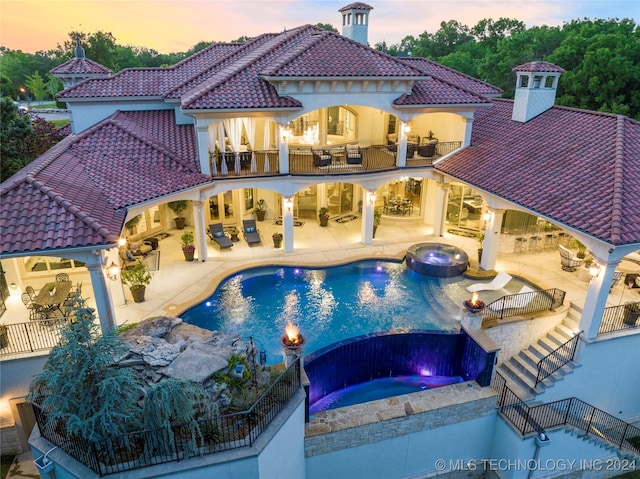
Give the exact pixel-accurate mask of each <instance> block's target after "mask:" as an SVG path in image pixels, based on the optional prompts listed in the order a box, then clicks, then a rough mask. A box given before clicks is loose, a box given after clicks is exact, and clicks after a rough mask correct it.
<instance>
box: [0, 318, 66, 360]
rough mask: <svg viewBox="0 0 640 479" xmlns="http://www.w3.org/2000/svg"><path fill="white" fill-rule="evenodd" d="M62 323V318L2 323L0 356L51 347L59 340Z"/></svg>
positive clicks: (44, 349) (43, 349)
mask: <svg viewBox="0 0 640 479" xmlns="http://www.w3.org/2000/svg"><path fill="white" fill-rule="evenodd" d="M63 324H64V320H63V319H61V318H56V319H33V320H31V321H29V322H24V323H14V324H5V325H3V326H2V329H3V330H4V331H2V332H0V357H2V356H5V355H9V354H21V353H33V352H37V351H46V350H49V349H51V348H53V347H54V346H56V345H57V344H58V343H59V342H60V330H61V329H62V326H63ZM5 328H6V329H5ZM5 334H6V335H5Z"/></svg>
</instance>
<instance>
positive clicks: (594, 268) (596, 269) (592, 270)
mask: <svg viewBox="0 0 640 479" xmlns="http://www.w3.org/2000/svg"><path fill="white" fill-rule="evenodd" d="M589 274H590V275H591V279H596V277H597V276H598V274H600V265H599V264H598V263H596V262H593V263H592V264H591V266H590V267H589Z"/></svg>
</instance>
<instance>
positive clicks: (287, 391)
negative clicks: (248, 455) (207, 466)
mask: <svg viewBox="0 0 640 479" xmlns="http://www.w3.org/2000/svg"><path fill="white" fill-rule="evenodd" d="M300 385H301V383H300V358H299V357H298V358H296V360H294V361H293V362H292V363H291V364H290V365H289V366H288V367H287V369H285V371H284V372H283V373H282V374H281V375H280V376H278V378H277V379H276V380H275V381H274V382H273V384H271V386H269V388H268V389H266V390H265V391H264V392H263V393H262V395H261V396H260V397H259V398H258V399H257V400H256V402H255V403H254V404H253V406H251V408H250V409H248V410H247V411H243V412H239V413H235V414H227V415H224V416H218V417H213V418H209V419H203V420H200V421H197V422H194V423H189V424H180V425H175V426H172V427H171V429H170V431H169V430H167V429H165V428H159V429H152V430H146V431H139V432H134V433H130V434H123V435H121V436H116V437H112V438H108V439H104V440H101V441H95V442H91V441H87V440H86V439H84V438H82V437H80V436H77V435H70V434H68V433H67V432H66V429H65V427H64V422H63V421H47V413H46V411H44V410H42V409H41V408H40V407H39V406H38V405H37V404H33V410H34V412H35V416H36V421H37V423H38V427H39V429H40V434H41V435H42V437H44V438H46V439H47V440H48V441H50V442H51V443H53V444H54V445H56V446H58V447H59V448H60V449H62V450H63V451H64V452H65V453H66V454H68V455H69V456H71V457H73V458H74V459H76V460H77V461H79V462H81V463H82V464H83V465H85V466H86V467H88V468H90V469H91V470H92V471H94V472H95V473H97V474H100V475H101V476H102V475H105V474H113V473H118V472H124V471H130V470H133V469H140V468H142V467H147V466H152V465H156V464H164V463H168V462H175V461H181V460H184V459H188V458H190V457H194V456H198V455H204V454H213V453H216V452H221V451H227V450H230V449H236V448H240V447H245V446H252V445H253V443H254V442H255V441H256V439H257V438H258V437H259V436H260V434H261V433H262V432H263V431H264V430H265V429H266V428H267V426H269V424H270V423H271V421H272V420H273V419H274V418H275V417H276V416H277V415H278V414H279V413H280V411H282V409H284V407H285V406H286V404H287V403H288V402H289V400H290V399H291V398H292V397H293V395H294V394H295V393H296V391H297V390H298V389H299V388H300Z"/></svg>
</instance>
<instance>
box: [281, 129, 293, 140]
mask: <svg viewBox="0 0 640 479" xmlns="http://www.w3.org/2000/svg"><path fill="white" fill-rule="evenodd" d="M290 134H291V130H289V127H288V126H285V127H284V128H283V129H282V141H284V142H285V143H286V142H287V140H289V135H290Z"/></svg>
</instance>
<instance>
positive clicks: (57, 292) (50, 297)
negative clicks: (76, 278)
mask: <svg viewBox="0 0 640 479" xmlns="http://www.w3.org/2000/svg"><path fill="white" fill-rule="evenodd" d="M71 285H72V283H71V281H55V282H53V283H47V284H45V285H44V286H43V287H42V289H41V290H40V291H39V292H38V295H37V296H36V297H35V299H34V300H33V303H34V304H36V305H38V306H42V307H43V308H44V309H45V310H47V311H53V310H56V309H58V310H60V312H62V310H61V309H60V305H61V304H62V303H64V302H65V300H66V299H67V297H68V296H69V292H71ZM53 286H55V289H54V290H53V291H50V290H51V288H53ZM52 292H53V294H52Z"/></svg>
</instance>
